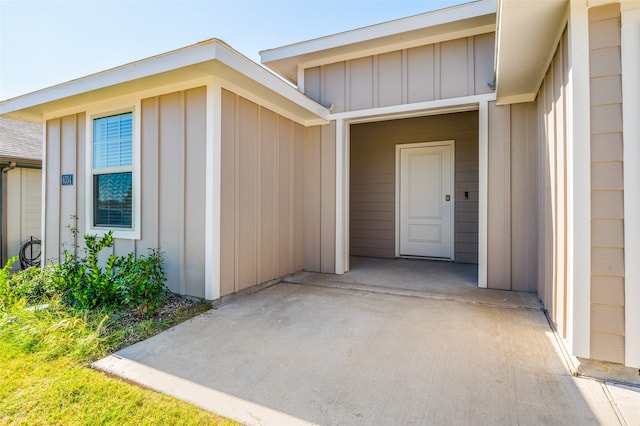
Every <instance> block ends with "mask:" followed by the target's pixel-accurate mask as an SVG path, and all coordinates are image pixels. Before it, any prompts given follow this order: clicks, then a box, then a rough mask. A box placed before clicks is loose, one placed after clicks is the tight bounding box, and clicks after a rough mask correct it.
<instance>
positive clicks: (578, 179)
mask: <svg viewBox="0 0 640 426" xmlns="http://www.w3.org/2000/svg"><path fill="white" fill-rule="evenodd" d="M568 27H569V62H570V64H569V81H568V84H567V98H566V99H567V106H566V108H567V128H566V132H567V194H566V197H567V230H566V231H567V240H566V241H567V259H568V262H567V343H568V345H569V350H570V352H571V355H573V356H578V357H582V358H589V357H590V352H591V152H590V150H589V149H584V147H583V146H581V145H583V144H584V141H590V140H591V109H590V105H591V101H590V94H589V87H590V86H589V43H587V42H586V40H589V16H588V10H587V4H586V1H584V2H578V1H575V2H573V1H572V2H571V3H570V13H569V22H568Z"/></svg>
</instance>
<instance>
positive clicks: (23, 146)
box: [0, 117, 42, 161]
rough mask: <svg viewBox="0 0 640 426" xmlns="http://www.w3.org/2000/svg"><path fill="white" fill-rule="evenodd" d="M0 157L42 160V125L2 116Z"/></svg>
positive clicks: (0, 122) (0, 121)
mask: <svg viewBox="0 0 640 426" xmlns="http://www.w3.org/2000/svg"><path fill="white" fill-rule="evenodd" d="M0 158H2V159H10V160H13V159H15V160H39V161H41V160H42V127H41V126H40V125H38V124H32V123H25V122H23V121H18V120H12V119H9V118H4V117H0Z"/></svg>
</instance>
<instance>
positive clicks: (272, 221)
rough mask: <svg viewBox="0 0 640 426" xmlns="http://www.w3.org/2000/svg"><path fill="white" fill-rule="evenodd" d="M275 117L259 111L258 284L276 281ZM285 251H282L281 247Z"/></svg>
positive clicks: (279, 255) (261, 110)
mask: <svg viewBox="0 0 640 426" xmlns="http://www.w3.org/2000/svg"><path fill="white" fill-rule="evenodd" d="M276 126H277V116H276V114H275V113H273V112H271V111H269V110H267V109H264V108H260V138H259V141H260V211H259V215H260V216H259V221H260V245H259V258H260V263H259V265H260V270H259V271H258V283H263V282H266V281H269V280H272V279H274V278H275V277H276V253H277V257H281V256H282V254H283V253H282V252H280V251H279V252H276V208H277V206H276V203H277V199H276V194H278V192H277V191H276V185H277V180H276V170H277V169H276V155H277V146H278V145H277V137H278V135H277V133H276V131H277V127H276ZM282 248H284V247H282Z"/></svg>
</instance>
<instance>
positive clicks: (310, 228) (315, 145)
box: [304, 122, 336, 273]
mask: <svg viewBox="0 0 640 426" xmlns="http://www.w3.org/2000/svg"><path fill="white" fill-rule="evenodd" d="M335 134H336V126H335V122H331V123H330V124H328V125H325V126H316V127H309V128H306V129H305V130H304V138H305V149H304V233H305V238H304V269H305V270H306V271H312V272H325V273H334V272H335V233H336V232H335V230H336V228H335V217H336V215H335V208H336V206H335V198H336V197H335V187H336V158H335V152H336V140H335Z"/></svg>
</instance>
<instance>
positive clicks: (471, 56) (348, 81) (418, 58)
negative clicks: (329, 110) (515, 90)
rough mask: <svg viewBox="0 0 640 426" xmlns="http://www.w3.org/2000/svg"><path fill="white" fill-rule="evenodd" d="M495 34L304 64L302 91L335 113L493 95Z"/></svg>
mask: <svg viewBox="0 0 640 426" xmlns="http://www.w3.org/2000/svg"><path fill="white" fill-rule="evenodd" d="M494 47H495V33H493V32H491V33H486V34H480V35H476V36H471V37H465V38H460V39H456V40H449V41H444V42H440V43H434V44H429V45H424V46H418V47H413V48H410V49H403V50H398V51H394V52H387V53H383V54H378V55H371V56H365V57H362V58H355V59H351V60H346V61H340V62H335V63H331V64H326V65H321V66H316V67H312V68H307V69H305V71H304V92H305V94H306V95H307V96H309V97H310V98H312V99H313V100H315V101H317V102H319V103H321V104H323V105H326V106H329V105H331V104H333V105H334V108H333V112H345V111H354V110H362V109H369V108H378V107H386V106H391V105H402V104H410V103H415V102H423V101H432V100H437V99H447V98H456V97H462V96H470V95H479V94H484V93H491V92H492V90H491V88H490V87H489V85H488V83H491V82H493V65H494V64H493V62H494V59H493V58H494Z"/></svg>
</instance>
